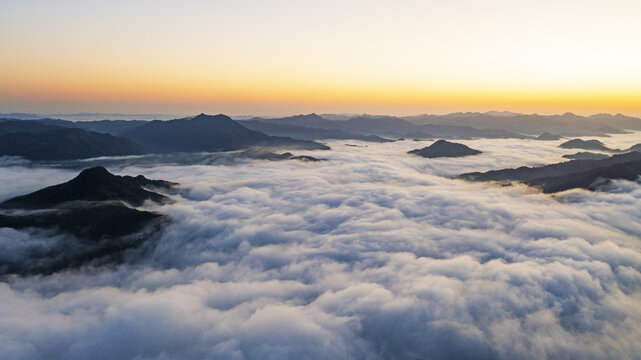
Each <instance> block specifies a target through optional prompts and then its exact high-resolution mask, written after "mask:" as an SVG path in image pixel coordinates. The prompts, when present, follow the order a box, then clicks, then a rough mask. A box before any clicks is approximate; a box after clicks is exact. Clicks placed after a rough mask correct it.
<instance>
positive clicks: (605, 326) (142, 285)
mask: <svg viewBox="0 0 641 360" xmlns="http://www.w3.org/2000/svg"><path fill="white" fill-rule="evenodd" d="M625 136H628V135H625ZM615 140H616V139H614V140H613V143H616V141H620V140H616V141H615ZM426 144H428V143H414V142H410V141H406V142H399V143H390V144H368V145H369V146H368V147H363V148H355V147H346V146H343V145H342V143H341V142H335V143H332V144H331V145H332V148H333V149H334V150H333V151H330V152H318V153H312V154H313V155H314V156H318V157H323V158H326V159H328V161H324V162H319V163H302V162H298V161H282V162H272V161H254V160H241V161H236V162H225V163H223V164H219V165H216V163H214V165H213V166H210V165H189V166H175V165H166V164H165V165H163V164H157V165H156V166H150V165H149V164H147V163H145V164H144V166H142V165H139V166H136V165H135V164H134V165H128V166H127V167H124V168H119V169H118V172H121V173H126V174H132V175H134V174H138V173H143V174H144V175H145V176H147V177H149V178H159V179H166V180H170V181H177V182H180V183H181V184H182V187H181V190H180V194H178V195H174V196H173V197H174V199H175V200H176V202H175V203H173V204H167V205H162V206H154V207H153V209H155V210H157V211H159V212H162V213H164V214H167V215H168V216H170V217H171V218H172V219H173V223H172V224H171V225H169V226H168V227H167V228H166V230H165V232H164V234H163V236H162V238H161V239H160V240H159V242H158V244H157V247H156V248H155V250H154V251H153V252H152V253H150V254H146V255H145V256H144V257H142V258H136V259H131V261H129V262H128V263H126V264H123V265H121V266H119V267H105V268H97V269H81V270H73V271H68V272H62V273H56V274H53V275H50V276H45V277H24V278H21V277H13V278H9V279H6V282H5V283H3V284H0V301H2V303H3V306H2V307H0V343H2V344H3V351H2V355H1V356H0V357H4V358H7V359H29V358H33V359H42V358H74V359H75V358H77V359H83V358H96V357H99V358H104V359H112V358H113V359H123V358H137V359H170V358H229V359H270V358H271V359H281V358H291V359H300V358H314V359H317V358H318V359H323V358H326V359H337V358H371V359H377V358H387V359H401V358H402V359H407V358H410V359H411V358H421V359H423V358H432V359H454V358H456V359H462V358H503V359H511V358H525V359H528V358H532V359H534V358H581V359H583V358H588V359H589V358H595V359H604V358H621V359H625V358H635V357H636V356H637V354H639V353H641V343H639V341H638V339H639V338H641V326H640V324H641V301H639V299H640V296H641V243H640V242H639V237H640V236H641V225H639V224H641V215H640V214H641V201H640V200H641V186H639V185H638V184H634V183H630V182H616V184H615V189H614V191H613V192H610V193H590V192H587V191H583V190H573V191H569V192H566V193H562V194H558V195H556V196H554V197H552V196H549V195H545V194H541V193H538V192H535V191H532V190H531V189H528V188H526V187H524V186H520V185H518V186H511V187H499V186H495V185H491V184H475V183H474V184H472V183H466V182H463V181H460V180H452V179H449V178H446V177H442V176H443V175H445V176H453V175H457V174H459V173H462V172H468V171H477V170H485V169H489V168H498V167H511V166H519V165H522V164H528V165H532V164H536V163H539V162H555V161H560V160H561V155H562V154H564V153H566V151H565V150H561V149H558V148H556V143H554V142H534V141H519V140H474V141H469V142H466V144H468V145H470V146H471V147H473V148H476V149H479V150H482V151H485V153H484V154H482V155H478V156H473V157H469V158H462V159H447V160H442V159H439V160H429V159H423V158H419V157H416V156H411V155H407V154H406V151H407V150H410V149H412V148H416V147H419V146H425V145H426ZM32 171H39V172H40V173H38V174H45V173H46V172H47V171H48V170H45V169H24V168H20V167H15V166H14V167H5V168H0V176H1V177H2V178H7V179H8V178H12V177H15V176H18V175H16V174H19V175H20V176H32V175H30V174H35V173H32ZM51 174H53V175H55V174H59V175H56V176H60V177H62V175H67V174H69V173H68V172H66V171H62V172H59V170H55V171H52V172H51ZM53 175H52V177H51V178H55V177H53ZM45 180H47V179H46V177H45ZM51 182H56V181H51ZM22 188H23V187H13V188H11V189H10V190H7V191H17V190H18V189H22ZM3 191H4V190H3ZM15 195H17V194H15ZM0 236H6V237H7V238H10V239H9V240H3V241H4V242H0V245H1V246H3V249H7V246H9V245H6V244H7V243H9V242H10V244H11V246H18V245H16V244H18V243H16V241H18V240H19V241H24V242H30V241H36V240H33V239H31V240H30V239H27V237H28V236H27V235H25V233H24V232H14V231H11V230H6V229H3V230H2V232H0ZM33 236H35V235H31V237H33ZM37 241H39V242H42V241H46V239H40V240H37ZM136 255H137V256H139V254H136ZM5 344H6V345H5Z"/></svg>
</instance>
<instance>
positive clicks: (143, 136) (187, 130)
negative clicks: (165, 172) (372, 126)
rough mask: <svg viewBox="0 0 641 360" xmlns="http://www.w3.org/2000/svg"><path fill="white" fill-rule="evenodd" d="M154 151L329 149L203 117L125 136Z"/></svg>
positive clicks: (135, 130) (159, 123)
mask: <svg viewBox="0 0 641 360" xmlns="http://www.w3.org/2000/svg"><path fill="white" fill-rule="evenodd" d="M122 135H123V136H126V137H127V138H129V139H132V140H133V141H135V142H136V143H138V144H140V145H141V146H142V147H144V148H145V149H147V150H149V151H152V152H196V151H230V150H239V149H245V148H249V147H253V146H259V147H287V148H293V149H305V150H328V149H329V147H327V146H326V145H323V144H319V143H317V142H313V141H307V140H298V139H292V138H290V137H278V136H269V135H266V134H265V133H262V132H260V131H253V130H249V129H248V128H246V127H245V126H243V125H241V123H240V122H237V121H235V120H233V119H231V118H230V117H228V116H225V115H214V116H212V115H205V114H200V115H198V116H196V117H194V118H191V119H178V120H171V121H160V120H155V121H151V122H147V123H145V124H143V125H141V126H138V127H135V128H132V129H128V130H126V131H124V132H123V133H122Z"/></svg>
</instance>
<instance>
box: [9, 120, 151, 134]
mask: <svg viewBox="0 0 641 360" xmlns="http://www.w3.org/2000/svg"><path fill="white" fill-rule="evenodd" d="M4 122H12V123H14V124H12V126H22V127H25V129H26V130H25V131H13V132H42V131H31V129H34V130H38V126H40V128H41V129H46V127H42V125H47V126H50V127H49V128H48V129H49V130H54V129H60V128H77V129H83V130H87V131H94V132H98V133H104V134H111V135H115V136H119V135H121V134H122V133H124V132H126V131H128V130H130V129H133V128H136V127H139V126H141V125H144V124H146V123H148V122H149V121H145V120H96V121H69V120H60V119H47V118H44V119H36V120H34V119H29V120H7V119H5V121H4ZM3 125H4V124H3V119H0V134H1V133H3V131H2V129H1V128H2V126H3Z"/></svg>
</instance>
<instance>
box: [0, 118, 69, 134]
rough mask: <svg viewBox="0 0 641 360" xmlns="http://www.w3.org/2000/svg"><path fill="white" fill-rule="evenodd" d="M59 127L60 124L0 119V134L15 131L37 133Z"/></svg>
mask: <svg viewBox="0 0 641 360" xmlns="http://www.w3.org/2000/svg"><path fill="white" fill-rule="evenodd" d="M61 129H62V128H61V127H60V126H55V125H47V124H43V123H40V122H37V121H25V120H0V135H4V134H15V133H24V134H38V133H43V132H47V131H52V130H61Z"/></svg>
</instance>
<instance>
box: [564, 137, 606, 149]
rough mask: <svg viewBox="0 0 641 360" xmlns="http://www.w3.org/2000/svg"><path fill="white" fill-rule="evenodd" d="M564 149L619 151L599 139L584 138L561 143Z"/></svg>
mask: <svg viewBox="0 0 641 360" xmlns="http://www.w3.org/2000/svg"><path fill="white" fill-rule="evenodd" d="M559 147H562V148H564V149H583V150H601V151H618V150H613V149H610V148H608V147H607V146H605V144H603V143H602V142H600V141H599V140H582V139H572V140H569V141H566V142H564V143H563V144H561V145H559Z"/></svg>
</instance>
